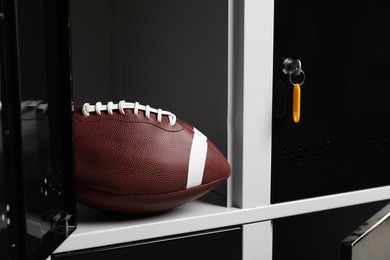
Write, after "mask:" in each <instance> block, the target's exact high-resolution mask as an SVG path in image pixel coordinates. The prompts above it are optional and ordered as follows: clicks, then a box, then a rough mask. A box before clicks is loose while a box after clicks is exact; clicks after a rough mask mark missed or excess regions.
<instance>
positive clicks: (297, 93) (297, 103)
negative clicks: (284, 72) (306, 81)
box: [293, 84, 301, 123]
mask: <svg viewBox="0 0 390 260" xmlns="http://www.w3.org/2000/svg"><path fill="white" fill-rule="evenodd" d="M293 119H294V122H295V123H298V122H299V120H300V119H301V86H300V85H299V84H294V91H293Z"/></svg>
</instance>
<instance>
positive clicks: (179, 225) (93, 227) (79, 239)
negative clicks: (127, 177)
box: [55, 186, 390, 253]
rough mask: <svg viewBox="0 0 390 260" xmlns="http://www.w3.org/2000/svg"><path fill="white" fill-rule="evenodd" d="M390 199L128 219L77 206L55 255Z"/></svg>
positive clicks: (337, 198)
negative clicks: (69, 232)
mask: <svg viewBox="0 0 390 260" xmlns="http://www.w3.org/2000/svg"><path fill="white" fill-rule="evenodd" d="M389 197H390V187H388V186H386V187H381V188H374V189H367V190H361V191H354V192H348V193H341V194H336V195H330V196H324V197H318V198H311V199H305V200H299V201H292V202H286V203H279V204H273V205H269V206H260V207H253V208H245V209H239V208H233V207H231V208H229V207H224V206H216V205H215V204H210V203H207V202H202V201H194V202H191V203H189V204H186V205H184V206H182V207H179V208H177V209H175V210H172V211H170V212H166V213H164V214H159V215H151V216H148V217H145V216H142V217H138V218H137V217H133V218H131V219H129V218H128V217H123V216H122V217H120V216H115V215H107V214H106V213H104V212H100V211H96V210H93V209H89V208H86V207H84V206H81V205H79V208H78V210H79V217H78V227H77V230H76V231H75V232H74V233H73V234H72V235H70V237H69V238H68V239H67V240H66V241H65V242H64V243H63V244H62V245H61V246H60V247H59V248H58V249H57V250H56V252H55V253H60V252H67V251H73V250H79V249H86V248H93V247H100V246H107V245H113V244H118V243H127V242H134V241H139V240H144V239H152V238H159V237H164V236H170V235H177V234H183V233H188V232H196V231H203V230H208V229H214V228H222V227H229V226H235V225H244V224H250V223H256V222H262V221H267V220H272V219H276V218H281V217H287V216H292V215H299V214H304V213H310V212H316V211H322V210H328V209H334V208H340V207H346V206H351V205H357V204H363V203H368V202H372V201H380V200H385V199H388V198H389Z"/></svg>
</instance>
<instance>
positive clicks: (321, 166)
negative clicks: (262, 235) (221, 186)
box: [272, 0, 390, 203]
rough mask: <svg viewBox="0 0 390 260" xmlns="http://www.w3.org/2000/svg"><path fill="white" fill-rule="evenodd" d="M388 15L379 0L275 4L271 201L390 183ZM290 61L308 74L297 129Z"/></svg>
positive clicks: (284, 0)
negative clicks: (288, 69)
mask: <svg viewBox="0 0 390 260" xmlns="http://www.w3.org/2000/svg"><path fill="white" fill-rule="evenodd" d="M389 11H390V2H389V1H380V0H374V1H336V0H331V1H324V2H321V3H319V2H316V1H304V0H297V1H288V0H276V1H275V31H274V32H275V33H274V35H275V41H274V47H275V48H274V87H273V91H274V100H273V102H274V105H273V130H272V134H273V140H272V147H273V148H272V202H274V203H275V202H282V201H290V200H295V199H302V198H308V197H316V196H321V195H327V194H334V193H340V192H346V191H352V190H358V189H365V188H371V187H378V186H383V185H388V184H390V175H389V174H388V173H389V171H390V164H389V163H388V158H390V149H389V148H390V121H389V120H388V119H389V118H390V109H388V96H389V95H390V88H389V87H388V82H389V77H388V75H389V74H388V71H389V70H388V69H389V68H388V60H389V58H390V51H389V50H390V49H389V46H390V38H389V37H388V36H387V34H388V32H389V30H390V16H389V15H388V13H389ZM287 57H292V58H297V59H300V60H301V62H302V69H303V70H304V72H305V74H306V81H305V83H304V84H303V86H302V87H301V90H302V105H301V121H300V122H299V123H298V124H295V123H294V122H293V120H292V111H291V110H292V109H291V108H292V89H293V87H292V84H291V83H290V82H289V79H288V76H287V75H284V74H283V73H282V68H283V66H282V63H283V59H284V58H287ZM300 80H301V78H300V77H293V81H294V82H297V81H300Z"/></svg>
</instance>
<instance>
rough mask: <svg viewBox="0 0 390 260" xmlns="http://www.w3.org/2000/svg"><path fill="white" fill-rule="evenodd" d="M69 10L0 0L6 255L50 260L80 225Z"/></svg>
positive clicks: (1, 214) (1, 230)
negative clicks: (74, 181) (75, 180)
mask: <svg viewBox="0 0 390 260" xmlns="http://www.w3.org/2000/svg"><path fill="white" fill-rule="evenodd" d="M68 10H69V8H68V2H67V1H63V0H58V1H53V0H34V1H31V0H18V1H13V0H2V1H1V14H2V15H1V16H0V18H1V23H2V24H1V30H2V34H1V47H2V48H1V61H0V62H1V63H0V66H1V127H2V129H1V130H2V139H1V141H2V142H1V151H2V153H1V158H0V161H1V164H0V167H1V169H0V170H1V172H0V178H1V179H0V180H1V183H0V186H2V187H1V192H0V248H1V253H0V255H1V257H0V258H1V259H46V258H47V256H48V255H49V254H50V253H51V252H52V251H53V250H54V249H55V248H56V247H57V246H58V245H59V244H60V243H61V242H62V241H63V240H64V239H66V237H67V236H68V235H69V234H70V233H71V232H72V231H73V230H74V228H75V203H74V199H73V190H72V179H73V166H72V165H73V160H72V157H73V156H72V149H73V148H72V107H71V101H72V99H71V74H70V65H69V64H70V50H69V24H68ZM3 188H4V189H3Z"/></svg>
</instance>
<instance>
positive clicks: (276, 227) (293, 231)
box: [272, 201, 388, 260]
mask: <svg viewBox="0 0 390 260" xmlns="http://www.w3.org/2000/svg"><path fill="white" fill-rule="evenodd" d="M387 203H388V201H380V202H374V203H369V204H362V205H357V206H350V207H343V208H338V209H332V210H326V211H321V212H314V213H309V214H303V215H298V216H292V217H287V218H281V219H275V220H273V221H272V227H273V258H272V259H273V260H286V259H301V260H313V259H316V260H338V259H340V242H341V241H342V240H343V239H344V238H345V237H346V236H348V234H350V233H351V232H353V231H354V230H355V229H356V228H357V227H358V226H360V225H361V224H362V223H364V222H365V221H366V220H367V219H369V218H370V217H371V216H372V215H374V214H375V213H376V212H377V211H378V210H380V209H381V208H382V207H383V206H384V205H386V204H387ZM372 259H375V258H372ZM342 260H344V259H342Z"/></svg>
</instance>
